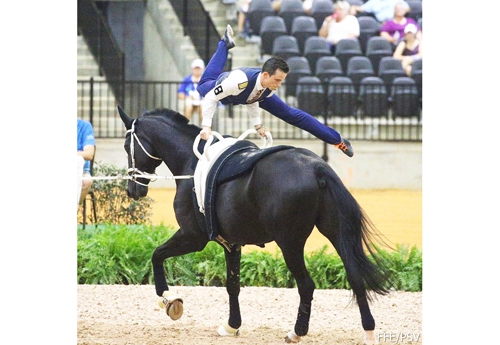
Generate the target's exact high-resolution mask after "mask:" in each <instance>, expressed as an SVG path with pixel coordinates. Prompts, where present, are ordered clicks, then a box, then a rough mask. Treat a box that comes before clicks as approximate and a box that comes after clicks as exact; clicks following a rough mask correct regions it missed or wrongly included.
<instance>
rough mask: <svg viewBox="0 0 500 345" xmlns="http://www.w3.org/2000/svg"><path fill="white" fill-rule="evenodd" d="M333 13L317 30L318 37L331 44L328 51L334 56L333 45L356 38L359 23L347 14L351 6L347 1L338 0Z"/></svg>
mask: <svg viewBox="0 0 500 345" xmlns="http://www.w3.org/2000/svg"><path fill="white" fill-rule="evenodd" d="M333 6H334V9H335V12H333V14H332V15H331V16H328V17H326V18H325V21H324V22H323V25H322V26H321V28H320V29H319V32H318V36H321V37H325V38H326V40H327V41H328V42H329V43H330V44H331V46H330V50H331V51H332V54H335V45H336V44H337V43H338V41H340V40H341V39H345V38H358V37H359V22H358V18H356V17H355V16H352V15H350V14H349V7H350V6H351V5H350V4H349V3H348V2H347V1H344V0H339V1H337V2H336V3H335V4H334V5H333Z"/></svg>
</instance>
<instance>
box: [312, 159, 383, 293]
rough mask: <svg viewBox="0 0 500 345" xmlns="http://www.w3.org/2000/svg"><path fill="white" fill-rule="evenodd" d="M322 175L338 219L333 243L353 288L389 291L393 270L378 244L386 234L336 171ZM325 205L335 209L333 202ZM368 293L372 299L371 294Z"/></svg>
mask: <svg viewBox="0 0 500 345" xmlns="http://www.w3.org/2000/svg"><path fill="white" fill-rule="evenodd" d="M321 170H323V169H321ZM323 172H324V171H323ZM332 172H333V171H332ZM321 175H323V178H322V179H323V181H325V182H326V183H325V188H326V190H327V191H328V194H330V196H331V198H328V199H329V200H330V201H333V203H334V205H333V210H335V211H334V212H335V213H336V214H334V219H335V222H336V223H338V229H339V232H338V234H337V236H335V238H336V241H335V243H333V244H334V246H335V248H336V250H337V252H338V254H339V256H340V257H341V259H342V261H343V263H344V267H345V270H346V274H347V280H348V282H349V284H350V286H351V289H352V290H353V292H354V293H355V294H356V295H358V294H361V295H364V294H365V291H366V290H368V291H371V292H374V293H377V294H380V295H385V294H387V293H388V292H389V289H390V288H391V285H392V284H391V278H390V271H389V269H388V268H387V265H386V264H385V263H384V260H383V258H382V257H381V256H380V255H379V254H377V252H378V251H379V249H380V247H378V246H377V245H376V242H377V243H379V244H382V243H384V244H385V242H384V240H383V238H382V235H381V234H380V233H379V232H378V230H377V229H376V227H375V225H374V224H373V223H372V222H371V220H370V219H369V217H368V216H367V215H366V214H365V212H364V210H363V209H362V208H361V206H360V205H359V204H358V202H357V201H356V199H354V197H353V196H352V194H351V193H350V192H349V191H348V190H347V188H346V187H345V186H344V184H343V183H342V181H341V180H340V178H339V177H338V176H337V174H336V173H335V172H333V174H332V173H326V174H321ZM325 206H326V208H327V209H328V210H329V212H331V210H332V204H331V203H330V202H328V203H326V205H325ZM318 229H319V228H318ZM320 231H321V230H320ZM368 254H369V255H368ZM366 297H367V298H368V299H369V300H370V299H371V296H370V294H368V295H367V296H366Z"/></svg>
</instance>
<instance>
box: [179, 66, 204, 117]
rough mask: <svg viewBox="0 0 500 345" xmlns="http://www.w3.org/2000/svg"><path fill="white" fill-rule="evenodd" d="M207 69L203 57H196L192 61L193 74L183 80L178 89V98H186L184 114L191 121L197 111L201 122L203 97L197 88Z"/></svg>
mask: <svg viewBox="0 0 500 345" xmlns="http://www.w3.org/2000/svg"><path fill="white" fill-rule="evenodd" d="M204 70H205V63H204V62H203V60H202V59H194V60H193V61H192V62H191V74H190V75H188V76H187V77H186V78H184V80H183V81H182V83H181V85H180V86H179V89H178V90H177V98H178V99H181V100H184V116H185V117H187V118H188V120H189V121H191V116H192V114H193V112H197V113H198V116H199V119H200V123H201V105H202V101H203V99H202V98H201V97H200V94H199V93H198V91H197V90H196V89H197V87H198V82H199V81H200V78H201V75H202V74H203V71H204Z"/></svg>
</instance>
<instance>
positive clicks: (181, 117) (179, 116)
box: [142, 108, 189, 125]
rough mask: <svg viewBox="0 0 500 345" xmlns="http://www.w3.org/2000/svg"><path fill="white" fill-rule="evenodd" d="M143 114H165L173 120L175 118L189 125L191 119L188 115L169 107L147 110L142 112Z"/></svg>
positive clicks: (178, 121)
mask: <svg viewBox="0 0 500 345" xmlns="http://www.w3.org/2000/svg"><path fill="white" fill-rule="evenodd" d="M142 115H143V116H154V115H157V116H165V117H167V118H169V119H171V120H173V121H174V122H175V123H178V124H180V125H187V124H188V123H189V120H188V118H187V117H185V116H184V115H182V114H181V113H178V112H176V111H175V110H172V109H167V108H156V109H153V110H146V111H144V112H143V114H142Z"/></svg>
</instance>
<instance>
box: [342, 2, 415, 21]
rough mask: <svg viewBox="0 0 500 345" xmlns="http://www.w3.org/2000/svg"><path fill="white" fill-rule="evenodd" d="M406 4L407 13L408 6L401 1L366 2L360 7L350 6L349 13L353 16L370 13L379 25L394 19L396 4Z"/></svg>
mask: <svg viewBox="0 0 500 345" xmlns="http://www.w3.org/2000/svg"><path fill="white" fill-rule="evenodd" d="M400 2H403V3H404V4H406V8H407V10H406V11H407V12H408V11H409V10H410V8H409V6H408V4H407V3H406V2H404V1H402V0H368V1H366V2H365V3H364V4H363V5H361V6H351V10H350V13H351V14H352V15H353V16H355V15H356V14H357V13H358V12H366V13H371V14H373V15H374V16H375V19H377V21H379V22H380V23H384V22H386V21H387V20H391V19H392V18H394V7H395V6H396V4H397V3H400Z"/></svg>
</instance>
